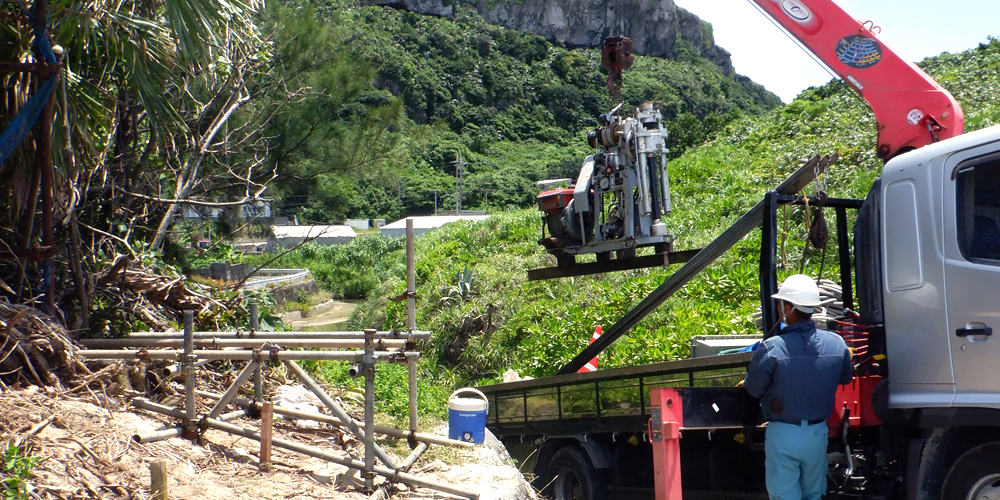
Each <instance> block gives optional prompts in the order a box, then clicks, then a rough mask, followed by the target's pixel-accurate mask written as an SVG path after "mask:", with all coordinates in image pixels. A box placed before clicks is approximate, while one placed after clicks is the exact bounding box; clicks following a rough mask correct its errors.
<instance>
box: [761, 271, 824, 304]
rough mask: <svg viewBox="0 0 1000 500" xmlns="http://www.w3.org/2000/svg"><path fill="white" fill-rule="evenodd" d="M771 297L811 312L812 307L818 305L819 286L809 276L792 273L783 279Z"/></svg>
mask: <svg viewBox="0 0 1000 500" xmlns="http://www.w3.org/2000/svg"><path fill="white" fill-rule="evenodd" d="M771 298H774V299H778V300H783V301H785V302H788V303H789V304H792V305H794V306H796V307H795V308H796V309H798V310H800V311H802V312H804V313H811V312H812V308H814V307H818V306H819V302H820V301H819V287H817V286H816V282H815V281H814V280H813V279H812V278H810V277H809V276H806V275H804V274H793V275H792V276H789V277H788V278H786V279H785V282H784V283H782V284H781V287H779V288H778V293H776V294H774V295H772V296H771Z"/></svg>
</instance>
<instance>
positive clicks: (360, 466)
mask: <svg viewBox="0 0 1000 500" xmlns="http://www.w3.org/2000/svg"><path fill="white" fill-rule="evenodd" d="M205 424H206V425H207V426H208V427H210V428H212V429H216V430H220V431H223V432H228V433H230V434H234V435H237V436H242V437H245V438H247V439H253V440H255V441H260V433H259V432H256V431H253V430H250V429H246V428H243V427H239V426H236V425H232V424H227V423H225V422H220V421H218V420H215V419H211V418H209V419H206V420H205ZM271 445H272V446H275V447H278V448H282V449H286V450H290V451H294V452H296V453H301V454H303V455H306V456H310V457H313V458H319V459H321V460H326V461H328V462H333V463H335V464H339V465H343V466H345V467H348V468H351V469H357V470H364V467H365V464H364V463H363V462H361V461H358V460H354V459H351V458H348V457H343V456H340V455H337V454H334V453H330V452H327V451H324V450H321V449H319V448H316V447H314V446H309V445H305V444H301V443H296V442H293V441H288V440H285V439H280V438H271ZM374 472H375V473H376V474H378V475H380V476H383V477H385V478H386V479H388V480H389V481H391V482H394V483H404V484H407V485H410V486H416V487H419V488H430V489H432V490H437V491H441V492H444V493H450V494H452V495H455V496H459V497H462V498H468V499H469V500H479V493H475V492H471V491H467V490H463V489H461V488H456V487H454V486H452V485H450V484H444V483H439V482H437V481H433V480H430V479H425V478H422V477H419V476H415V475H413V474H409V473H406V472H402V471H397V470H393V469H390V468H387V467H382V466H379V465H376V466H375V467H374Z"/></svg>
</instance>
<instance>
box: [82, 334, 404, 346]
mask: <svg viewBox="0 0 1000 500" xmlns="http://www.w3.org/2000/svg"><path fill="white" fill-rule="evenodd" d="M79 342H80V344H82V345H84V346H85V347H87V348H92V349H117V348H123V347H124V348H135V349H138V348H150V347H159V348H178V347H183V346H184V340H183V339H82V340H80V341H79ZM267 343H271V344H280V345H281V347H285V348H315V349H352V348H353V349H359V348H364V346H365V341H364V339H361V340H358V339H283V340H277V339H266V338H263V337H255V338H244V339H223V338H218V337H216V338H211V339H194V346H195V347H196V348H201V349H213V348H214V349H221V348H225V347H243V348H247V347H261V346H263V345H264V344H267ZM378 343H379V344H380V347H383V348H386V349H394V348H395V349H399V348H403V347H405V346H406V341H405V340H395V339H379V340H378Z"/></svg>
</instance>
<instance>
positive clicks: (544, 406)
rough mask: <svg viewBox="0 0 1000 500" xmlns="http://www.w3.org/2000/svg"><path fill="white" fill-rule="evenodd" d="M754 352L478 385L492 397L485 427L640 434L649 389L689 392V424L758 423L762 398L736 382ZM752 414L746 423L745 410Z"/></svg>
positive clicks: (505, 432) (521, 432) (513, 431)
mask: <svg viewBox="0 0 1000 500" xmlns="http://www.w3.org/2000/svg"><path fill="white" fill-rule="evenodd" d="M751 356H752V354H750V353H741V354H728V355H721V356H710V357H703V358H692V359H684V360H680V361H668V362H663V363H654V364H649V365H643V366H634V367H624V368H615V369H611V370H601V371H597V372H590V373H574V374H569V375H557V376H553V377H546V378H543V379H533V380H522V381H518V382H510V383H506V384H496V385H489V386H484V387H480V388H479V389H480V390H481V391H483V393H484V394H486V396H487V398H488V399H489V402H490V411H489V415H487V422H486V423H487V426H489V428H490V430H491V431H493V433H494V434H496V435H497V437H499V438H501V439H503V438H506V437H511V436H538V435H553V434H577V433H582V434H589V433H593V432H601V433H608V432H610V433H636V432H638V433H642V432H645V430H646V426H647V424H648V423H649V418H650V409H649V406H650V405H649V403H650V402H649V388H650V387H655V386H661V387H662V386H670V387H676V388H678V389H679V390H680V391H681V392H683V394H684V395H685V398H684V401H685V408H684V422H685V427H686V428H702V429H723V428H728V429H739V428H742V427H744V426H745V425H747V424H748V423H749V424H750V425H753V426H756V424H757V423H758V422H756V420H755V419H756V418H757V415H758V414H759V411H758V410H759V403H758V402H757V401H756V400H755V399H753V398H751V397H750V396H749V395H748V394H747V392H746V391H745V390H744V389H742V388H739V387H736V383H737V382H739V381H740V380H743V378H744V376H745V375H746V367H747V364H748V363H749V362H750V358H751ZM748 414H749V415H752V416H751V417H750V418H751V422H747V415H748Z"/></svg>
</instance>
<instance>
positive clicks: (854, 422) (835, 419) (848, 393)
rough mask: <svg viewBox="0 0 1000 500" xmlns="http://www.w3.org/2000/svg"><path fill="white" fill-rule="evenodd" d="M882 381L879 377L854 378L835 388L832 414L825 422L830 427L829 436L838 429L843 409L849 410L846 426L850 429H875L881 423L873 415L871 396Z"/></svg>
mask: <svg viewBox="0 0 1000 500" xmlns="http://www.w3.org/2000/svg"><path fill="white" fill-rule="evenodd" d="M881 381H882V377H879V376H874V375H872V376H865V377H854V381H852V382H851V383H850V384H847V385H841V386H838V387H837V395H836V396H835V400H834V401H835V403H834V405H833V414H832V415H830V418H828V419H827V420H826V423H827V424H829V426H830V433H831V435H833V434H836V433H837V429H839V428H840V419H841V415H842V414H843V412H844V408H847V409H849V410H851V414H850V417H848V419H849V420H848V424H849V425H850V426H851V427H877V426H879V425H882V421H881V420H879V418H878V417H877V416H876V415H875V408H874V407H873V406H872V395H873V393H874V392H875V386H876V385H878V383H879V382H881Z"/></svg>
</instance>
